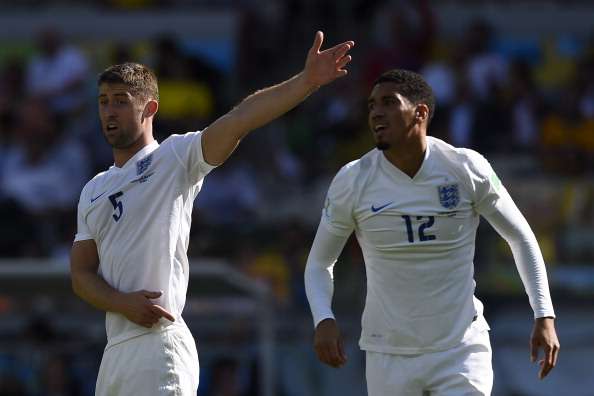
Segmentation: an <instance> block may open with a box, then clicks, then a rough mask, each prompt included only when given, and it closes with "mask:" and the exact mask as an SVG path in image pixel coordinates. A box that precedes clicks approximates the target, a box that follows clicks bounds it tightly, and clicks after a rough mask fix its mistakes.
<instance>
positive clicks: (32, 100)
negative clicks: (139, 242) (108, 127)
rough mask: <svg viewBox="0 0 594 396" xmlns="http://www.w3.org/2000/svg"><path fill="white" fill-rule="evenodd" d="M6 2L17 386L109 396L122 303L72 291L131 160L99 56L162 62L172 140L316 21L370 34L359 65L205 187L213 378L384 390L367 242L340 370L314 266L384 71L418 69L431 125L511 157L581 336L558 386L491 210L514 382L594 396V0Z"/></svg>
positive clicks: (199, 270)
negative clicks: (87, 238) (99, 391)
mask: <svg viewBox="0 0 594 396" xmlns="http://www.w3.org/2000/svg"><path fill="white" fill-rule="evenodd" d="M0 9H1V13H0V395H2V396H6V395H25V396H38V395H39V396H42V395H44V396H45V395H48V396H49V395H51V396H58V395H60V396H62V395H91V394H92V393H93V387H94V381H95V378H96V372H97V368H98V363H99V360H100V357H101V353H102V348H103V346H104V342H105V338H104V337H105V334H104V327H103V315H102V314H101V313H100V312H97V311H94V310H93V309H91V308H90V307H88V306H87V305H85V304H83V303H82V302H80V301H78V299H77V298H75V297H74V295H73V294H72V292H71V291H70V288H69V279H68V259H67V255H68V250H69V247H70V245H71V241H72V238H73V235H74V233H75V219H76V213H75V209H76V202H77V200H78V194H79V191H80V189H81V187H82V185H83V184H84V183H85V182H86V181H87V180H88V179H89V178H90V177H91V176H92V175H94V174H95V173H96V172H98V171H100V170H103V169H105V168H106V167H108V166H109V165H110V164H111V152H110V150H109V147H107V145H106V144H105V143H104V141H103V138H102V137H101V133H100V129H99V122H98V119H97V115H96V100H95V96H96V90H95V89H96V87H95V77H96V75H97V73H98V72H100V71H101V70H102V69H103V68H105V67H106V66H108V65H109V64H112V63H116V62H120V61H126V60H135V61H141V62H144V63H147V64H148V65H150V66H152V67H153V68H154V69H155V70H156V72H157V75H158V77H159V81H160V92H161V98H162V100H161V108H160V111H159V114H158V117H157V119H156V133H157V135H158V138H159V139H160V140H161V139H163V138H165V137H166V136H168V134H170V133H173V132H178V133H179V132H183V131H189V130H196V129H201V128H203V127H204V126H206V125H208V123H209V122H211V121H212V120H213V119H215V118H216V117H217V116H219V115H221V114H223V113H224V112H226V111H227V110H228V109H229V108H230V107H231V106H232V105H233V104H234V103H237V102H238V101H239V100H240V99H241V98H242V97H244V96H245V95H247V94H249V93H250V92H252V91H254V90H255V89H257V88H261V87H263V86H266V85H270V84H273V83H276V82H279V81H281V80H282V79H284V78H286V77H288V76H289V75H291V74H292V73H296V72H298V71H299V70H300V69H301V67H302V64H303V61H304V57H305V53H306V50H307V49H308V48H309V46H310V45H311V42H312V40H313V35H314V32H315V30H317V29H320V30H323V31H324V32H325V33H326V44H332V43H336V42H339V41H343V40H347V39H353V40H355V41H356V43H357V45H356V47H355V48H354V50H353V51H352V55H353V58H354V60H353V62H352V64H351V65H350V66H349V71H350V74H349V76H348V77H347V78H344V79H341V80H339V81H337V82H335V83H334V84H332V85H331V86H328V87H325V88H323V89H321V90H320V91H318V92H317V93H315V94H314V95H312V96H311V97H310V98H309V99H308V100H307V101H306V102H305V103H303V104H302V105H301V106H299V107H298V108H297V109H295V110H293V111H292V112H290V113H289V114H288V115H286V116H284V117H282V118H281V119H279V120H277V121H275V122H273V123H272V124H270V125H269V126H267V127H265V128H262V129H261V130H259V131H257V132H255V133H254V134H252V135H250V136H249V137H248V138H247V139H246V140H245V141H244V142H243V143H242V145H241V147H240V148H239V150H238V151H237V152H236V153H235V154H234V155H233V156H232V158H231V159H230V160H229V161H228V162H227V163H226V164H224V165H223V166H221V167H220V168H219V169H217V170H215V171H213V172H212V173H211V174H210V175H209V176H208V177H207V179H206V182H205V185H204V188H203V191H202V193H201V194H200V196H199V198H198V200H197V203H196V208H195V212H194V220H193V228H192V233H191V243H190V251H189V255H190V257H191V260H192V274H193V275H192V280H191V282H190V291H189V293H188V304H187V307H186V313H185V317H186V321H187V322H188V323H189V325H190V327H191V329H192V331H193V333H194V335H195V336H196V339H197V341H198V350H199V354H200V356H201V362H200V363H201V383H200V389H199V394H200V395H201V396H251V395H261V396H270V395H278V396H317V395H320V396H326V395H343V396H348V395H353V396H355V395H364V394H365V389H364V362H363V354H362V353H361V352H360V351H359V350H358V348H357V345H356V342H357V337H358V331H359V319H360V314H361V310H362V305H363V300H364V292H365V274H364V269H363V265H362V258H361V254H360V251H359V248H358V246H357V243H356V241H354V240H351V241H350V242H349V243H348V244H347V247H346V248H345V250H344V252H343V255H342V256H341V259H340V261H339V264H338V265H337V267H336V295H335V309H336V312H337V315H338V319H339V324H340V325H341V327H342V329H343V331H344V333H345V334H344V335H345V339H346V345H347V349H348V354H349V357H350V361H349V363H348V364H347V366H346V367H344V368H342V369H340V370H338V371H336V370H333V369H330V368H326V367H322V365H321V364H319V363H318V362H317V361H316V359H315V356H314V353H313V350H312V347H311V337H312V324H311V318H310V315H309V309H308V306H307V301H306V298H305V293H304V290H303V281H302V272H303V267H304V264H305V259H306V256H307V253H308V249H309V246H310V243H311V240H312V238H313V234H314V232H315V228H316V225H317V221H318V217H319V213H320V209H321V206H322V201H323V197H324V194H325V191H326V189H327V187H328V184H329V182H330V180H331V178H332V176H333V175H334V174H335V172H336V171H337V170H338V169H339V167H340V166H342V165H343V164H344V163H346V162H348V161H350V160H352V159H355V158H357V157H359V156H360V155H361V154H363V153H365V152H367V151H368V150H369V149H370V148H371V147H372V146H373V143H372V140H371V136H370V133H369V131H368V130H367V127H366V104H365V101H366V98H367V95H368V93H369V90H370V88H371V82H372V81H373V79H374V77H376V76H377V75H378V74H379V73H380V72H381V71H384V70H386V69H389V68H394V67H402V68H409V69H413V70H416V71H419V72H421V73H422V74H423V75H424V76H425V77H426V78H427V79H428V80H429V82H430V83H431V84H432V86H433V87H434V89H435V93H436V96H437V99H438V101H437V113H436V116H435V119H434V121H433V122H432V125H431V127H430V134H432V135H434V136H437V137H440V138H443V139H445V140H446V141H448V142H450V143H452V144H454V145H458V146H466V147H471V148H474V149H476V150H479V151H480V152H482V153H483V154H485V155H486V156H487V158H489V159H490V161H491V163H492V164H493V167H494V168H495V169H496V171H497V172H498V173H499V175H500V178H501V179H502V181H503V183H504V184H505V185H506V186H507V188H508V189H509V190H510V192H511V194H512V196H513V197H514V199H515V200H516V202H517V204H518V206H519V207H520V208H521V210H522V211H523V212H524V214H525V216H526V217H527V218H528V221H529V222H530V224H531V225H532V227H533V229H534V231H535V233H536V235H537V238H538V240H539V242H540V245H541V248H542V251H543V254H544V256H545V260H546V262H547V265H548V271H549V279H550V284H551V289H552V293H553V299H554V303H555V308H556V311H557V315H558V332H559V336H560V339H561V345H562V350H561V355H560V360H559V365H558V367H557V368H556V369H555V370H554V371H553V372H552V373H551V374H550V376H549V378H548V379H547V380H546V381H545V382H540V381H538V380H537V379H536V378H537V367H536V366H535V365H531V364H530V363H529V353H528V338H529V332H530V329H531V321H532V317H531V315H532V312H531V310H530V307H529V305H528V301H527V297H526V296H525V294H524V291H523V288H522V285H521V283H520V281H519V276H518V275H517V272H516V270H515V267H514V264H513V258H512V256H511V252H510V250H509V248H508V247H507V245H506V244H505V242H504V241H503V240H502V239H500V238H499V237H498V236H497V235H496V234H495V232H494V231H493V230H492V229H491V228H490V226H488V224H485V223H484V222H483V223H482V224H481V226H480V229H479V233H478V241H477V249H476V259H475V266H476V279H477V294H478V295H479V296H480V297H481V298H482V299H483V301H484V302H485V305H486V310H485V314H486V317H487V320H488V321H489V323H490V324H491V327H492V332H491V336H492V342H493V346H494V368H495V389H494V395H496V396H497V395H501V396H503V395H506V396H512V395H514V396H520V395H522V396H528V395H560V394H564V395H577V396H579V395H584V396H588V395H594V379H593V376H592V369H591V367H592V364H591V361H592V358H594V347H593V346H592V336H593V334H594V315H593V313H594V309H593V305H594V304H593V296H594V243H593V242H594V178H593V170H594V167H593V165H594V29H592V28H593V27H594V25H593V24H592V21H593V20H594V3H592V2H591V1H586V0H583V1H561V0H559V1H530V0H523V1H514V2H511V1H487V0H482V1H463V0H458V1H456V0H446V1H437V0H433V1H424V0H421V1H395V0H383V1H381V0H375V1H371V0H367V1H365V0H348V1H340V2H335V1H330V0H320V1H314V0H287V1H274V0H241V1H231V0H220V1H216V0H197V1H190V0H94V1H87V2H84V4H83V3H79V2H76V1H72V0H71V1H68V0H56V1H43V0H23V1H2V2H0ZM266 290H268V292H267V291H266Z"/></svg>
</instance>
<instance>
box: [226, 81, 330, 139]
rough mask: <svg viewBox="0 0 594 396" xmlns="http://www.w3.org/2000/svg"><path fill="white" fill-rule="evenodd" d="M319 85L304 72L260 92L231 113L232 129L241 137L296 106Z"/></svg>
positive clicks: (248, 98)
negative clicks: (312, 81)
mask: <svg viewBox="0 0 594 396" xmlns="http://www.w3.org/2000/svg"><path fill="white" fill-rule="evenodd" d="M317 88H318V87H317V86H315V85H314V84H313V83H311V82H308V81H307V79H306V77H305V74H304V73H303V72H301V73H299V74H297V75H295V76H293V77H291V78H290V79H288V80H286V81H284V82H282V83H280V84H277V85H274V86H271V87H268V88H264V89H261V90H259V91H256V92H255V93H253V94H251V95H250V96H248V97H247V98H245V99H244V100H243V101H242V102H241V103H239V104H238V105H237V106H236V107H235V108H233V109H232V110H231V111H230V112H229V114H228V115H229V116H230V117H231V118H232V122H233V126H234V128H232V129H233V130H235V131H236V134H237V138H238V139H241V138H242V137H244V136H245V135H246V134H247V133H249V132H250V131H252V130H254V129H257V128H259V127H261V126H263V125H265V124H267V123H269V122H270V121H272V120H274V119H276V118H278V117H280V116H281V115H283V114H285V113H286V112H288V111H289V110H291V109H293V108H294V107H295V106H297V105H298V104H299V103H301V102H302V101H303V100H304V99H305V98H307V97H308V96H309V95H310V94H311V93H312V92H314V91H315V90H316V89H317Z"/></svg>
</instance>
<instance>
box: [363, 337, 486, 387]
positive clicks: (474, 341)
mask: <svg viewBox="0 0 594 396" xmlns="http://www.w3.org/2000/svg"><path fill="white" fill-rule="evenodd" d="M491 360H492V351H491V344H490V341H489V332H488V331H487V330H480V326H471V327H470V328H469V330H468V331H467V333H466V335H465V336H464V338H463V340H462V342H461V343H460V345H458V346H456V347H454V348H451V349H448V350H445V351H439V352H432V353H427V354H421V355H394V354H387V353H380V352H370V351H368V352H367V353H366V370H365V374H366V379H367V388H368V395H369V396H386V395H399V396H421V395H423V396H424V395H439V396H459V395H467V396H488V395H490V394H491V389H492V387H493V368H492V363H491Z"/></svg>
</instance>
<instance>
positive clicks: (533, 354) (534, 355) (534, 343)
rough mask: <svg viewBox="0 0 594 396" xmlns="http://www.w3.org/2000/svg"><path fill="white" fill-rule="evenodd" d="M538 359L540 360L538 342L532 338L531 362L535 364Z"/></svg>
mask: <svg viewBox="0 0 594 396" xmlns="http://www.w3.org/2000/svg"><path fill="white" fill-rule="evenodd" d="M536 359H538V342H537V341H536V340H535V339H534V338H532V339H531V340H530V361H531V362H532V363H534V362H536Z"/></svg>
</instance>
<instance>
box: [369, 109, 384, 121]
mask: <svg viewBox="0 0 594 396" xmlns="http://www.w3.org/2000/svg"><path fill="white" fill-rule="evenodd" d="M383 118H384V113H382V112H379V111H377V110H371V111H370V112H369V119H370V120H371V121H373V122H376V121H380V120H382V119H383Z"/></svg>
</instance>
